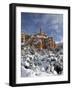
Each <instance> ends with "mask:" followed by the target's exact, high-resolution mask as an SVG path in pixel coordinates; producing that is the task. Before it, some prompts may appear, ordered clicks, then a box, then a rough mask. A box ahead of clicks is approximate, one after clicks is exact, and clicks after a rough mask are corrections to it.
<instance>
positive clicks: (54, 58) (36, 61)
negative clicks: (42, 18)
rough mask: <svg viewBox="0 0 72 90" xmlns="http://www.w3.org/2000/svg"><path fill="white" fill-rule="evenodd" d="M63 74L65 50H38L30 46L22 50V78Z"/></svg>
mask: <svg viewBox="0 0 72 90" xmlns="http://www.w3.org/2000/svg"><path fill="white" fill-rule="evenodd" d="M62 73H63V50H62V49H60V50H59V51H56V52H54V51H50V50H47V49H42V50H38V49H35V48H32V47H30V46H26V47H23V48H22V50H21V77H36V76H51V75H61V74H62Z"/></svg>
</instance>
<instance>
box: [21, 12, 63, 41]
mask: <svg viewBox="0 0 72 90" xmlns="http://www.w3.org/2000/svg"><path fill="white" fill-rule="evenodd" d="M40 28H41V29H42V32H45V33H46V34H47V35H48V36H52V37H53V38H54V40H55V41H56V42H62V40H63V15H62V14H42V13H24V12H22V13H21V32H25V33H28V34H35V33H38V32H39V31H40Z"/></svg>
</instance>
